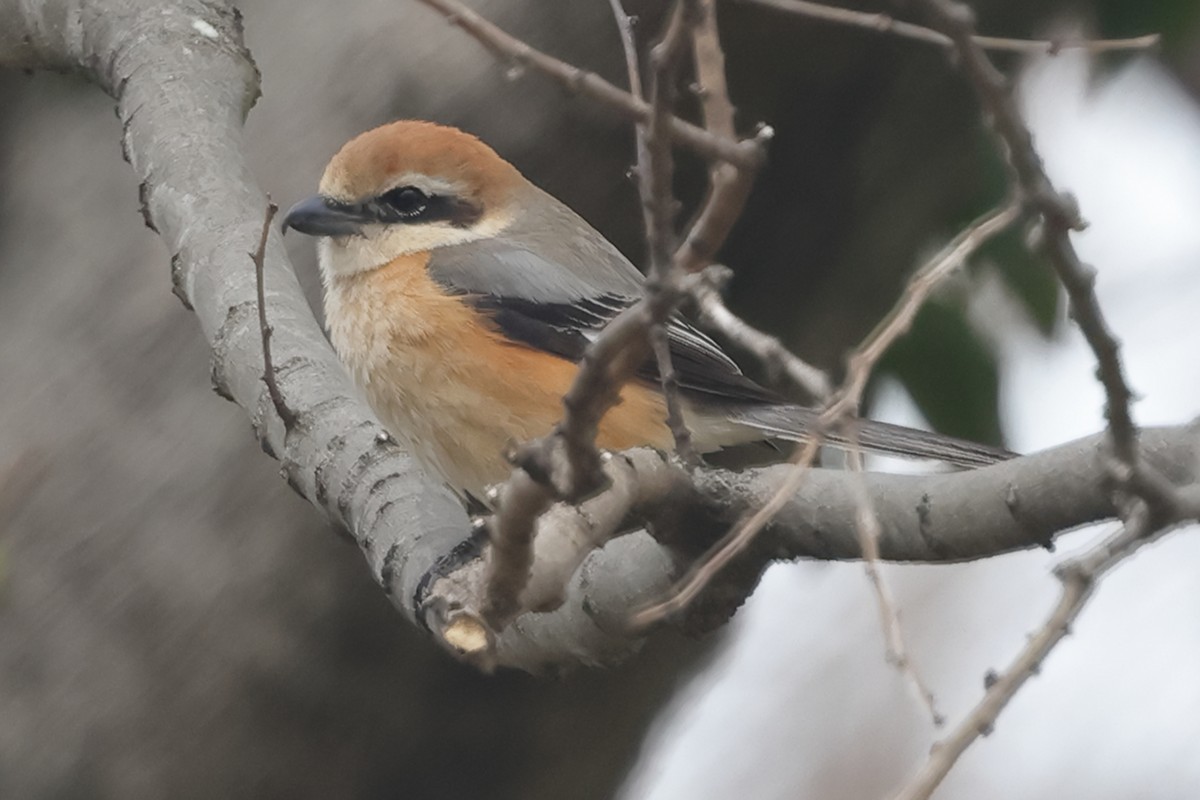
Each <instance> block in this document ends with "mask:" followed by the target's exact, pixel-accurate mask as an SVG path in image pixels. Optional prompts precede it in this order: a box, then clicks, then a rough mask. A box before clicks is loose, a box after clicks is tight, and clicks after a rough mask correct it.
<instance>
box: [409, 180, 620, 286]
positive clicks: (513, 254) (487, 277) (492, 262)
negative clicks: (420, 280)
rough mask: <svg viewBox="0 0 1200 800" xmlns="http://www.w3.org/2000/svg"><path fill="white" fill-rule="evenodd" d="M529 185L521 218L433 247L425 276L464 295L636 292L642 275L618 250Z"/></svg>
mask: <svg viewBox="0 0 1200 800" xmlns="http://www.w3.org/2000/svg"><path fill="white" fill-rule="evenodd" d="M532 191H533V192H534V193H536V194H534V195H532V196H531V201H532V202H530V203H529V204H528V205H526V213H525V214H524V215H522V218H521V220H520V221H518V222H516V223H514V224H513V225H512V226H511V227H510V228H508V229H506V230H505V231H503V232H502V233H501V234H500V235H499V236H496V237H493V238H489V239H483V240H481V241H477V242H467V243H466V244H459V245H453V246H451V247H440V248H438V249H437V250H434V251H433V254H432V255H431V257H430V260H429V266H428V269H429V275H430V277H431V278H433V279H434V280H435V281H437V282H438V283H440V284H442V285H443V286H445V287H446V288H448V289H451V290H453V291H456V292H461V293H463V294H475V293H478V294H490V295H496V296H499V297H514V298H521V299H523V300H528V301H531V302H534V303H574V302H578V301H580V300H585V299H588V298H593V297H599V296H602V295H621V296H625V297H641V295H642V274H641V273H640V272H638V271H637V268H636V267H634V266H633V264H630V263H629V260H628V259H626V258H625V256H623V255H621V251H619V250H617V248H615V247H613V246H612V244H611V243H609V241H608V240H607V239H605V238H604V237H603V236H601V235H600V234H599V233H598V232H597V231H596V230H595V229H594V228H592V226H590V225H588V224H587V222H585V221H584V219H583V218H582V217H580V216H579V215H578V214H576V213H575V212H574V211H572V210H571V209H569V208H567V207H566V206H565V205H563V204H562V203H560V202H559V201H557V200H555V199H554V198H553V197H551V196H550V195H547V194H546V193H545V192H542V191H541V190H540V189H534V190H532Z"/></svg>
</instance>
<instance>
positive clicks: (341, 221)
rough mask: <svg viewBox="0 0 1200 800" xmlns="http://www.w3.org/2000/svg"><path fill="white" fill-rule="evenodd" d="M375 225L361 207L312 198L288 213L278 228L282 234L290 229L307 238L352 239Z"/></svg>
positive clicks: (324, 198)
mask: <svg viewBox="0 0 1200 800" xmlns="http://www.w3.org/2000/svg"><path fill="white" fill-rule="evenodd" d="M378 221H379V220H378V219H376V218H375V217H374V216H373V215H371V214H370V213H368V212H367V210H366V209H365V208H363V207H362V206H361V205H351V204H348V203H339V202H338V201H336V200H332V199H330V198H328V197H325V196H324V195H315V196H313V197H309V198H308V199H306V200H301V201H300V202H299V203H296V205H294V206H292V207H291V208H290V209H288V212H287V215H286V216H284V218H283V224H282V225H281V226H280V227H281V228H282V230H283V232H284V233H287V229H288V228H293V229H295V230H297V231H299V232H300V233H305V234H308V235H309V236H351V235H355V234H361V233H362V229H363V226H364V225H367V224H368V223H371V222H378Z"/></svg>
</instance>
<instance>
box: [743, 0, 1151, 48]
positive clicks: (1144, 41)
mask: <svg viewBox="0 0 1200 800" xmlns="http://www.w3.org/2000/svg"><path fill="white" fill-rule="evenodd" d="M738 2H740V3H745V4H747V5H755V6H762V7H763V8H770V9H774V10H775V11H782V12H785V13H788V14H795V15H797V16H801V17H806V18H808V19H814V20H820V21H822V22H832V23H836V24H838V25H847V26H850V27H855V28H864V29H866V30H869V31H872V32H874V33H885V34H890V35H894V36H899V37H902V38H905V39H912V40H914V41H918V42H924V43H926V44H935V45H938V46H939V47H945V48H947V49H949V48H952V47H953V46H954V42H953V40H952V39H951V38H950V37H949V36H947V35H946V34H944V33H942V32H940V31H936V30H933V29H932V28H926V27H923V26H921V25H914V24H913V23H911V22H904V21H903V20H898V19H895V18H894V17H892V16H891V15H890V14H875V13H870V12H867V11H854V10H852V9H849V8H838V7H835V6H828V5H825V4H824V3H813V2H810V0H738ZM971 38H972V40H973V41H974V42H975V43H976V44H977V45H979V46H980V47H982V48H983V49H985V50H998V51H1004V52H1010V53H1023V54H1025V55H1042V54H1049V55H1053V54H1055V53H1058V52H1061V51H1063V50H1080V49H1082V50H1087V51H1088V52H1090V53H1105V52H1113V51H1120V50H1149V49H1152V48H1154V47H1157V46H1158V44H1159V41H1160V40H1161V39H1162V37H1161V36H1159V35H1158V34H1157V33H1151V34H1148V35H1146V36H1135V37H1133V38H1130V39H1047V40H1037V39H1008V38H1003V37H998V36H972V37H971Z"/></svg>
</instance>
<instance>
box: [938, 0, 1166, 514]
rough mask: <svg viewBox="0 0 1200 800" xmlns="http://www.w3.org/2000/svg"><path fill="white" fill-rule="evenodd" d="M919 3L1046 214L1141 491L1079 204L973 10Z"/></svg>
mask: <svg viewBox="0 0 1200 800" xmlns="http://www.w3.org/2000/svg"><path fill="white" fill-rule="evenodd" d="M920 6H921V7H923V8H924V9H925V10H926V12H927V13H928V14H929V16H930V18H931V19H932V20H933V21H934V25H935V26H936V27H937V28H939V29H940V30H941V31H942V32H943V33H944V34H945V35H946V36H948V37H949V38H950V39H951V40H952V41H953V43H954V48H955V52H956V53H957V55H958V62H959V64H960V65H961V69H962V70H963V72H964V73H965V74H966V76H967V78H968V79H969V80H970V83H971V86H972V87H973V88H974V89H975V93H976V95H977V96H978V98H979V102H980V104H981V105H982V106H983V108H984V110H985V111H986V112H987V118H988V120H989V122H990V124H991V126H992V129H993V130H994V131H995V133H996V135H997V136H999V138H1000V139H1001V141H1002V142H1003V145H1004V151H1005V155H1006V156H1007V158H1008V160H1009V163H1010V165H1011V167H1012V170H1013V173H1014V175H1015V177H1016V180H1017V182H1018V184H1019V186H1020V190H1021V193H1022V195H1023V199H1024V201H1025V202H1026V203H1028V204H1029V205H1030V207H1031V208H1032V209H1033V210H1035V211H1036V212H1037V213H1038V215H1039V216H1040V218H1041V231H1040V238H1041V241H1042V247H1043V249H1044V250H1045V252H1046V254H1047V256H1048V257H1049V259H1050V263H1051V265H1052V266H1053V267H1054V270H1055V272H1056V273H1057V274H1058V278H1059V280H1060V281H1061V282H1062V284H1063V286H1064V287H1066V290H1067V297H1068V298H1069V299H1070V303H1071V314H1072V316H1073V318H1074V319H1075V322H1076V324H1078V325H1079V329H1080V330H1081V331H1082V332H1083V335H1084V338H1085V339H1086V340H1087V342H1088V345H1089V346H1090V347H1091V348H1092V352H1093V353H1095V355H1096V361H1097V363H1098V365H1099V366H1098V370H1097V377H1098V378H1099V379H1100V382H1101V384H1103V386H1104V393H1105V397H1106V404H1105V416H1106V417H1107V418H1108V431H1109V437H1110V440H1111V444H1112V450H1113V456H1114V457H1115V459H1116V462H1117V463H1116V465H1115V469H1114V472H1116V473H1119V474H1117V475H1116V477H1117V478H1118V479H1119V480H1122V479H1123V480H1122V483H1123V486H1124V488H1129V489H1131V490H1133V491H1134V492H1136V491H1137V487H1136V486H1130V484H1129V483H1128V478H1129V477H1130V476H1132V475H1133V474H1134V473H1135V472H1137V471H1138V469H1139V468H1138V465H1137V449H1136V444H1135V442H1136V440H1137V429H1136V427H1135V425H1134V422H1133V417H1132V414H1131V412H1130V403H1131V401H1132V399H1133V392H1132V391H1131V390H1130V388H1129V383H1128V381H1127V380H1126V378H1125V370H1124V367H1123V366H1122V365H1121V358H1120V345H1119V344H1118V342H1117V339H1116V337H1115V336H1114V335H1113V333H1112V331H1111V330H1110V329H1109V327H1108V323H1107V321H1106V320H1105V318H1104V314H1103V312H1102V311H1101V310H1100V303H1099V301H1098V299H1097V297H1096V291H1095V287H1096V270H1095V269H1094V268H1093V267H1091V266H1088V265H1085V264H1084V263H1083V262H1082V261H1080V259H1079V255H1078V253H1076V251H1075V246H1074V245H1073V244H1072V243H1071V236H1070V234H1071V231H1073V230H1082V229H1083V227H1084V223H1083V220H1082V219H1081V218H1080V215H1079V208H1078V206H1077V205H1076V203H1075V200H1074V198H1072V197H1071V196H1069V195H1065V194H1060V193H1059V192H1058V191H1057V190H1056V189H1055V188H1054V186H1053V184H1052V183H1051V182H1050V178H1049V177H1048V176H1047V175H1046V171H1045V168H1044V167H1043V165H1042V159H1041V157H1040V156H1039V155H1038V154H1037V151H1036V150H1035V149H1034V146H1033V135H1032V134H1031V133H1030V132H1029V128H1028V127H1027V126H1026V124H1025V120H1024V119H1023V118H1022V116H1021V112H1020V110H1019V109H1018V108H1017V103H1016V100H1015V99H1014V97H1013V93H1012V90H1011V87H1010V85H1009V82H1008V79H1007V78H1005V77H1004V75H1003V74H1001V73H1000V71H999V70H997V69H996V67H995V66H994V65H993V64H992V62H991V60H989V59H988V56H987V54H986V53H985V52H984V51H983V48H982V47H980V45H979V44H978V43H977V42H975V40H974V39H973V38H972V34H973V33H974V27H975V16H974V14H973V12H972V11H971V9H970V8H968V7H967V6H965V5H963V4H962V3H958V2H954V1H953V0H920ZM1143 499H1146V500H1147V501H1148V502H1153V499H1154V498H1153V497H1146V496H1143ZM1160 511H1161V510H1160ZM1156 513H1158V512H1156Z"/></svg>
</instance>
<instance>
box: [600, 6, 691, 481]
mask: <svg viewBox="0 0 1200 800" xmlns="http://www.w3.org/2000/svg"><path fill="white" fill-rule="evenodd" d="M609 5H610V6H611V7H612V12H613V18H614V19H615V20H616V23H617V31H618V32H619V33H620V35H621V49H622V50H623V51H624V53H625V69H626V72H628V74H629V92H630V94H632V95H633V96H634V97H635V98H637V99H638V100H641V99H642V74H641V69H640V68H639V66H638V55H637V43H636V42H635V41H634V39H633V25H632V23H631V22H630V19H629V15H628V14H626V13H625V9H624V8H623V7H622V6H621V0H609ZM655 98H656V100H655V108H656V111H655V115H654V117H653V118H652V120H656V121H657V122H658V124H657V126H656V132H655V140H656V148H655V149H656V151H657V152H658V154H659V158H658V159H655V157H654V156H653V155H652V154H651V148H650V146H649V144H648V143H647V139H648V138H649V136H648V132H647V130H646V128H647V126H645V125H642V124H640V123H639V124H637V125H635V126H634V135H635V139H636V142H637V176H638V194H639V196H640V197H641V198H642V213H643V219H644V220H645V226H646V245H647V251H648V252H649V253H650V254H651V259H652V263H656V264H665V263H666V262H667V257H668V256H669V251H666V250H665V249H664V248H663V246H662V245H661V244H659V243H658V242H661V240H662V238H665V237H671V238H674V230H673V225H672V222H673V217H674V204H675V199H674V197H673V196H672V195H671V191H670V189H671V182H670V175H669V174H668V175H667V179H666V180H665V181H663V182H662V183H658V182H655V183H654V185H653V187H651V180H652V179H651V178H650V174H651V173H652V172H653V169H651V167H650V165H651V163H656V164H658V163H662V161H667V164H668V168H669V164H670V162H669V159H670V156H671V152H670V148H669V147H665V146H663V147H660V146H657V143H658V142H660V141H661V142H662V144H663V145H665V144H666V140H665V137H663V136H662V135H661V133H659V132H658V131H660V130H661V116H660V114H659V112H658V110H657V109H658V108H659V107H660V106H662V104H663V102H664V100H665V97H664V96H662V95H660V94H658V93H656V95H655ZM652 124H653V123H652ZM648 187H649V188H648ZM654 190H657V191H659V192H663V191H665V192H666V197H665V201H664V200H663V199H662V198H655V197H653V196H652V195H653V191H654ZM659 218H661V219H662V221H659ZM663 228H665V230H663ZM656 237H658V240H657V241H656ZM658 269H660V270H661V267H659V268H658ZM656 285H657V284H655V283H651V284H649V286H648V288H652V287H654V286H656ZM650 341H651V344H652V346H653V348H654V358H655V360H656V361H657V363H658V374H659V378H660V383H661V385H662V391H663V397H664V399H665V400H666V404H667V427H668V428H670V429H671V437H672V439H674V441H675V453H676V454H677V455H678V456H679V457H680V459H682V460H683V462H684V463H685V464H688V465H695V464H697V463H699V457H698V456H697V455H696V450H695V447H693V445H692V432H691V431H690V430H689V429H688V427H687V423H686V422H685V421H684V417H683V401H682V398H681V397H680V394H679V380H678V377H677V375H676V372H675V365H674V364H673V363H672V360H671V347H670V339H669V338H668V336H667V328H666V325H665V324H663V323H658V324H656V325H654V326H653V328H652V329H651V331H650Z"/></svg>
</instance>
